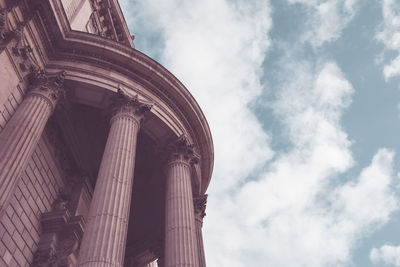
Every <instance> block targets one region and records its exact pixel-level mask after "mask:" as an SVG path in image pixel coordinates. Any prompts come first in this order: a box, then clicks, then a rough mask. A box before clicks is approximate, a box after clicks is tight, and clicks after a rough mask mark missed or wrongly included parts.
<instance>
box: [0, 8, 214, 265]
mask: <svg viewBox="0 0 400 267" xmlns="http://www.w3.org/2000/svg"><path fill="white" fill-rule="evenodd" d="M132 39H133V37H132V36H131V35H130V33H129V31H128V28H127V25H126V22H125V20H124V17H123V15H122V12H121V9H120V6H119V4H118V2H117V0H0V237H1V239H0V266H129V267H131V266H132V267H133V266H138V267H139V266H140V267H142V266H163V267H164V266H165V267H172V266H174V267H179V266H182V267H183V266H196V267H197V266H199V267H204V266H205V265H206V264H205V255H204V249H203V238H202V224H203V217H204V215H205V207H206V201H207V195H206V194H205V192H206V189H207V187H208V184H209V182H210V178H211V173H212V168H213V144H212V138H211V134H210V130H209V127H208V124H207V121H206V119H205V117H204V115H203V113H202V111H201V109H200V107H199V106H198V104H197V103H196V101H195V100H194V98H193V97H192V96H191V94H190V93H189V91H188V90H187V89H186V88H185V87H184V86H183V85H182V83H181V82H180V81H179V80H178V79H176V77H174V76H173V75H172V74H171V73H170V72H169V71H168V70H166V69H165V68H164V67H163V66H161V65H160V64H159V63H157V62H156V61H154V60H152V59H151V58H149V57H148V56H146V55H144V54H143V53H141V52H139V51H137V50H135V48H134V44H133V41H132Z"/></svg>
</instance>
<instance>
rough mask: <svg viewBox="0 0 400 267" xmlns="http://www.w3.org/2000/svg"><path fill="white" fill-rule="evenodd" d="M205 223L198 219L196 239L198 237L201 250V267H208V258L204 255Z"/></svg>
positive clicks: (198, 245)
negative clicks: (203, 227)
mask: <svg viewBox="0 0 400 267" xmlns="http://www.w3.org/2000/svg"><path fill="white" fill-rule="evenodd" d="M202 226H203V221H202V219H198V218H196V237H197V247H198V250H199V267H206V257H205V254H204V244H203V233H202V230H201V228H202Z"/></svg>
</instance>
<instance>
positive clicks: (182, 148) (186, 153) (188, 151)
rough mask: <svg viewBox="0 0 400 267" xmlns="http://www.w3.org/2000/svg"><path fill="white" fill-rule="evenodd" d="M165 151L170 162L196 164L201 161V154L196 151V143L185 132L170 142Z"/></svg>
mask: <svg viewBox="0 0 400 267" xmlns="http://www.w3.org/2000/svg"><path fill="white" fill-rule="evenodd" d="M165 151H166V153H167V157H168V162H169V163H173V162H176V161H180V162H185V163H189V164H190V165H195V164H198V163H199V161H200V155H199V154H197V153H196V152H195V151H194V145H193V144H192V143H190V141H189V138H188V137H187V136H186V135H184V134H183V135H181V136H180V137H178V138H177V139H176V140H174V141H172V142H170V143H169V144H168V145H167V146H166V149H165Z"/></svg>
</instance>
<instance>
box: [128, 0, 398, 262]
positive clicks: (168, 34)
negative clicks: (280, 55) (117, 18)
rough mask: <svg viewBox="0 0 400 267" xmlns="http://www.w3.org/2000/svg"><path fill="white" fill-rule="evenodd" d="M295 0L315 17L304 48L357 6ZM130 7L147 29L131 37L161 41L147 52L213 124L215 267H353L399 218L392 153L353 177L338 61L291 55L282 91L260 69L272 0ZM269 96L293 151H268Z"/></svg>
mask: <svg viewBox="0 0 400 267" xmlns="http://www.w3.org/2000/svg"><path fill="white" fill-rule="evenodd" d="M289 1H290V3H293V4H295V3H298V4H302V5H306V7H307V8H308V10H309V12H310V20H309V22H308V23H309V26H310V27H311V28H310V30H309V31H307V33H305V34H304V35H303V37H304V38H305V37H307V36H308V37H310V35H311V34H314V35H315V39H313V40H311V39H309V41H307V42H310V43H312V44H313V45H314V46H319V45H322V44H323V43H325V42H330V41H334V40H336V39H337V38H339V36H340V34H341V32H342V30H343V29H344V27H345V26H346V24H347V23H348V21H349V20H350V19H351V18H352V17H353V15H354V8H355V5H356V1H349V0H347V1H339V0H337V1H333V0H332V1H324V2H322V3H321V1H300V0H289ZM123 3H124V2H122V4H123ZM123 5H126V6H125V9H126V10H130V11H131V12H132V14H131V15H130V17H131V19H132V21H134V22H135V25H141V28H137V30H136V32H135V29H133V31H134V32H135V33H136V35H137V36H140V34H144V32H146V31H149V33H148V34H149V35H150V37H151V38H152V40H153V43H146V42H144V43H140V45H142V47H143V48H144V49H145V50H147V51H150V53H153V54H154V55H156V56H157V58H158V59H159V60H160V61H161V63H162V64H163V65H165V66H166V67H167V68H168V69H170V70H171V72H172V73H174V74H175V75H176V76H177V77H178V78H179V79H180V80H181V81H183V83H184V84H185V85H186V86H187V87H188V88H189V90H190V91H191V93H192V94H193V95H194V97H195V98H196V100H198V102H199V104H200V106H201V107H202V109H203V111H204V112H205V115H206V117H207V120H208V122H209V124H210V127H211V131H212V134H213V139H214V144H215V155H216V157H215V170H214V174H213V178H212V181H211V184H210V188H209V191H208V193H209V202H208V207H207V214H208V215H207V217H206V218H205V224H204V242H205V249H206V257H207V262H208V265H209V266H222V267H224V266H229V267H236V266H238V267H242V266H289V267H290V266H296V267H297V266H307V267H309V266H311V267H313V266H330V265H341V264H344V263H348V262H349V261H351V258H352V257H351V252H352V250H353V249H354V247H355V244H356V241H357V240H358V238H360V237H361V236H363V235H365V234H367V233H370V232H372V231H374V230H375V229H377V228H378V227H380V226H381V225H382V224H384V223H385V222H386V221H387V220H388V218H389V216H390V214H391V213H392V212H393V211H394V210H395V209H397V204H396V203H397V202H396V198H395V197H394V195H393V192H392V189H391V186H390V185H391V183H392V182H393V181H392V180H393V174H392V172H393V170H392V169H393V166H392V164H393V163H392V161H393V156H394V152H392V151H391V150H388V149H379V150H378V151H377V153H376V154H375V155H374V156H373V159H372V161H371V164H370V165H369V166H366V167H365V168H364V169H363V170H362V171H361V172H360V174H359V175H356V176H355V177H347V176H346V175H345V174H346V173H347V172H348V171H349V170H350V169H351V168H352V167H353V166H354V165H355V162H354V159H353V156H352V152H351V142H350V141H349V138H348V136H347V134H346V132H345V131H344V130H343V129H342V127H341V118H342V116H343V113H344V112H345V111H346V108H347V107H348V106H349V105H350V104H351V97H352V94H353V93H354V88H353V86H352V85H351V84H350V83H349V82H348V81H347V79H346V77H345V74H344V73H342V71H341V70H340V68H339V67H338V66H337V64H336V63H335V62H333V61H323V60H320V62H318V63H315V62H313V61H312V60H311V61H305V60H302V59H298V58H295V57H293V56H292V55H291V53H290V51H288V53H287V54H288V55H287V56H286V57H285V58H284V59H282V61H281V63H280V64H279V69H278V70H277V73H280V76H282V79H283V81H282V82H281V83H280V84H279V85H278V86H277V87H276V88H267V86H266V85H263V84H262V83H261V81H260V80H261V76H262V74H263V73H262V72H263V69H262V63H263V61H264V59H265V58H266V56H267V54H268V51H269V49H270V47H271V39H270V37H269V32H270V30H271V28H272V22H271V7H270V4H269V2H268V1H245V0H236V1H226V0H204V1H193V2H192V1H178V0H168V1H161V2H160V1H156V0H149V1H138V2H135V4H134V5H133V6H134V7H131V6H130V4H129V3H128V2H127V0H126V2H125V4H123ZM328 9H329V10H330V12H328V11H327V10H328ZM308 37H307V38H308ZM142 38H144V37H142ZM307 38H306V39H307ZM306 39H304V40H303V41H306ZM154 40H156V41H154ZM136 42H140V41H139V40H137V41H136ZM266 71H268V70H266ZM264 87H265V88H264ZM263 90H270V91H273V92H274V93H273V94H274V95H276V99H275V100H274V101H273V102H272V103H270V109H272V110H273V116H275V117H276V118H277V119H278V120H279V121H280V122H282V125H283V127H282V128H281V129H279V131H277V132H281V133H282V135H285V136H287V138H288V141H289V143H290V146H289V148H287V149H286V150H285V151H279V150H278V151H273V150H272V149H271V148H270V144H269V143H270V140H271V138H274V136H271V134H270V133H268V132H267V131H266V130H265V129H263V128H262V126H261V122H260V121H259V120H258V119H257V117H256V116H255V114H254V112H253V110H252V109H251V106H252V105H253V104H254V102H255V100H257V99H258V98H259V97H260V96H261V94H262V92H263ZM265 112H267V111H265ZM266 124H267V123H266Z"/></svg>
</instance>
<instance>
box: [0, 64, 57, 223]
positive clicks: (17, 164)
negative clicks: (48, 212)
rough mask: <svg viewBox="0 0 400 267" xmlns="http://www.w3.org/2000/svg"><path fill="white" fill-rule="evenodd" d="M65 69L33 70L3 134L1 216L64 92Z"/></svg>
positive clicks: (0, 144) (0, 145)
mask: <svg viewBox="0 0 400 267" xmlns="http://www.w3.org/2000/svg"><path fill="white" fill-rule="evenodd" d="M64 77H65V72H60V73H58V74H57V75H54V76H53V77H51V76H49V75H46V74H45V73H44V72H43V71H34V72H33V73H32V77H31V78H32V79H31V84H30V87H29V92H28V94H27V95H26V97H25V99H24V100H23V101H22V103H21V104H20V106H19V107H18V109H17V110H16V112H15V113H14V114H13V115H12V117H11V119H10V120H9V121H8V122H7V124H6V126H5V128H4V129H3V131H2V132H1V133H0V218H1V217H2V216H3V214H4V211H5V209H6V208H7V205H8V202H9V201H10V199H11V197H12V195H13V194H14V191H15V188H16V187H17V185H18V182H19V180H20V179H19V178H20V176H21V173H22V172H23V171H24V170H25V166H26V164H27V162H28V160H29V158H30V157H31V155H32V153H33V151H34V149H35V147H36V145H37V143H38V141H39V139H40V137H41V135H42V132H43V129H44V127H45V125H46V122H47V120H48V119H49V117H50V115H51V114H52V112H53V111H54V109H55V106H56V104H57V101H58V99H59V98H60V97H62V96H63V95H64V90H63V89H62V84H63V81H64Z"/></svg>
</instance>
